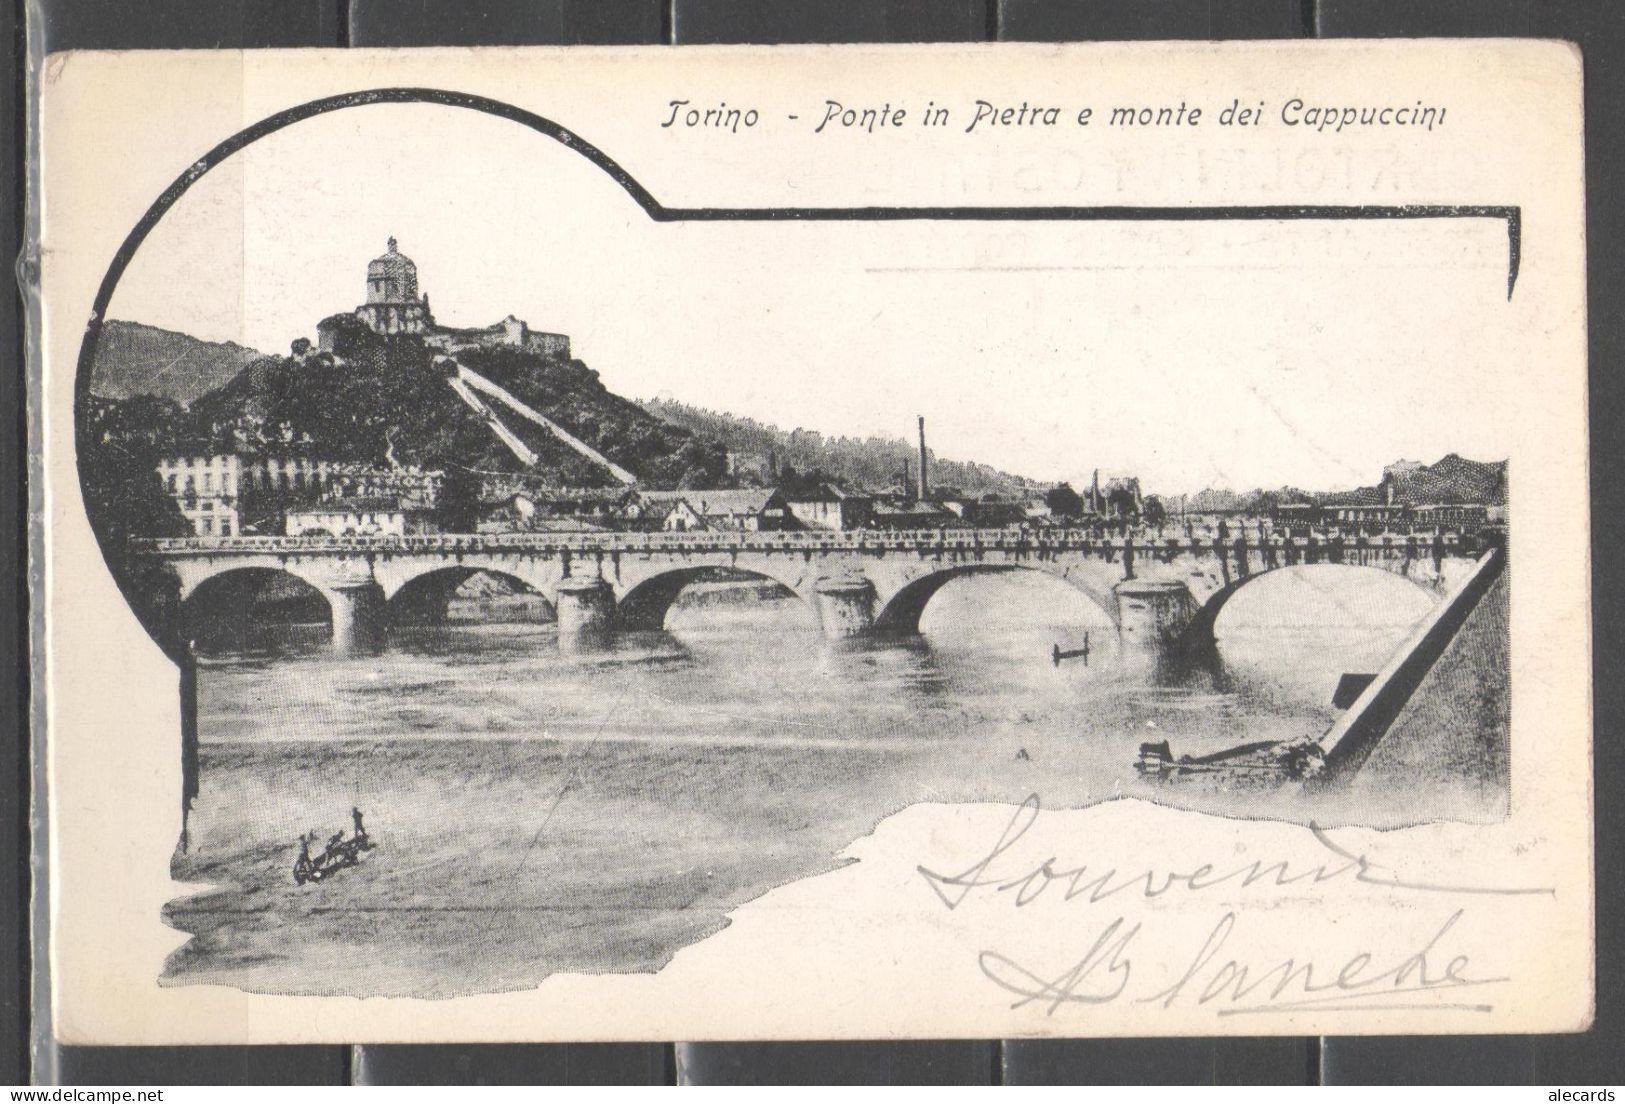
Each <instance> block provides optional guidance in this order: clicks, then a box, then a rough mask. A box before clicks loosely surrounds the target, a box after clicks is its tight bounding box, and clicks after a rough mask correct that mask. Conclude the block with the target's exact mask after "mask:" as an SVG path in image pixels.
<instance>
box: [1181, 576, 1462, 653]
mask: <svg viewBox="0 0 1625 1104" xmlns="http://www.w3.org/2000/svg"><path fill="white" fill-rule="evenodd" d="M1283 572H1297V573H1305V572H1312V573H1317V574H1321V573H1326V572H1332V573H1338V574H1345V575H1346V574H1348V573H1353V572H1359V573H1361V574H1370V573H1379V574H1382V575H1386V576H1388V577H1389V578H1392V579H1401V580H1404V581H1405V582H1407V583H1409V584H1410V585H1411V586H1412V587H1414V588H1415V589H1416V590H1418V591H1420V592H1422V593H1424V594H1426V595H1428V597H1429V598H1431V599H1432V600H1433V602H1434V603H1438V602H1441V601H1443V600H1444V596H1445V587H1444V585H1443V577H1442V576H1440V575H1433V576H1430V577H1429V578H1427V579H1421V578H1417V577H1415V576H1413V575H1411V574H1410V573H1408V572H1406V571H1403V570H1394V569H1393V567H1391V566H1385V565H1384V564H1382V563H1375V562H1374V563H1348V562H1343V563H1332V562H1328V563H1317V564H1281V565H1280V566H1278V567H1272V568H1269V569H1267V570H1264V571H1255V572H1252V573H1251V574H1248V575H1243V576H1240V577H1239V578H1236V579H1233V580H1232V581H1230V582H1229V583H1226V584H1225V585H1224V586H1222V587H1220V588H1219V589H1218V590H1216V591H1214V592H1213V593H1212V594H1210V595H1208V597H1207V599H1206V601H1203V602H1202V603H1201V604H1200V605H1199V606H1197V608H1196V612H1195V613H1194V614H1193V615H1192V616H1191V619H1190V622H1189V623H1188V624H1187V625H1186V627H1185V631H1184V632H1183V633H1182V634H1181V642H1182V644H1183V645H1184V646H1185V647H1186V648H1188V649H1205V648H1211V647H1212V646H1213V645H1214V644H1215V643H1216V642H1217V640H1218V632H1217V630H1218V623H1219V615H1220V614H1221V613H1223V612H1224V610H1225V607H1226V606H1227V605H1228V604H1229V603H1230V600H1231V599H1232V598H1234V597H1235V596H1236V595H1237V594H1238V593H1240V592H1241V591H1242V590H1244V589H1245V588H1246V587H1247V586H1249V585H1250V584H1252V583H1255V582H1257V581H1258V580H1259V579H1263V578H1267V577H1269V576H1279V575H1281V574H1282V573H1283Z"/></svg>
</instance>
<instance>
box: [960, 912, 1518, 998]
mask: <svg viewBox="0 0 1625 1104" xmlns="http://www.w3.org/2000/svg"><path fill="white" fill-rule="evenodd" d="M1465 912H1466V910H1465V909H1457V910H1456V911H1455V912H1453V913H1451V914H1450V917H1449V918H1448V919H1446V920H1445V921H1444V923H1443V924H1442V925H1440V927H1439V928H1438V929H1437V930H1436V931H1435V932H1434V933H1433V935H1432V937H1431V938H1429V939H1428V940H1427V942H1426V943H1424V944H1422V945H1421V946H1420V947H1419V948H1417V949H1416V950H1413V951H1410V952H1408V953H1406V952H1399V953H1395V954H1387V955H1383V954H1382V953H1381V952H1372V951H1358V952H1356V953H1354V954H1352V955H1350V956H1349V957H1348V958H1347V959H1346V960H1344V961H1343V962H1341V963H1339V964H1335V965H1334V966H1330V967H1328V966H1325V965H1323V964H1321V963H1317V962H1314V961H1302V962H1300V961H1298V960H1297V959H1296V958H1290V957H1289V958H1283V959H1281V960H1280V961H1279V962H1274V963H1268V964H1264V965H1260V964H1257V963H1251V962H1243V961H1240V960H1238V959H1237V958H1234V957H1231V958H1226V959H1224V960H1223V961H1222V962H1220V961H1219V952H1220V951H1221V950H1222V949H1223V948H1224V945H1225V943H1226V941H1227V940H1229V938H1230V934H1231V932H1232V931H1234V930H1235V927H1236V923H1237V920H1236V914H1235V913H1233V912H1227V913H1225V914H1224V916H1223V917H1222V918H1220V920H1219V922H1218V923H1217V924H1215V925H1214V926H1213V929H1212V930H1211V931H1210V932H1208V935H1207V939H1206V940H1205V941H1204V942H1203V944H1202V947H1201V949H1200V950H1199V951H1197V952H1196V954H1195V956H1194V957H1193V958H1192V959H1191V960H1190V963H1189V964H1188V965H1187V966H1186V967H1185V968H1184V970H1183V971H1182V972H1181V973H1180V974H1179V975H1178V977H1177V978H1176V979H1175V980H1174V981H1173V982H1172V983H1171V984H1168V985H1166V986H1164V987H1162V988H1160V989H1157V990H1156V991H1155V992H1151V993H1147V994H1145V995H1142V996H1136V997H1132V998H1130V999H1132V1000H1133V1001H1134V1003H1137V1004H1158V1005H1161V1006H1162V1007H1163V1008H1172V1007H1174V1005H1176V1004H1184V1005H1187V1006H1189V1005H1192V1004H1194V1005H1195V1006H1197V1007H1202V1006H1204V1005H1216V1006H1217V1007H1218V1014H1219V1015H1220V1016H1239V1015H1249V1014H1257V1013H1265V1012H1278V1013H1285V1012H1305V1011H1314V1012H1375V1011H1401V1010H1409V1009H1428V1010H1434V1009H1455V1010H1458V1011H1467V1012H1491V1011H1494V1008H1495V1006H1494V1005H1492V1004H1487V1003H1483V1002H1481V1001H1473V1000H1465V999H1463V1000H1449V1001H1436V1000H1424V999H1420V998H1421V996H1422V995H1424V994H1432V993H1436V992H1440V991H1445V990H1448V991H1449V992H1450V994H1451V995H1452V996H1454V995H1456V994H1458V993H1459V992H1460V991H1461V990H1464V989H1472V988H1475V987H1480V986H1490V985H1499V984H1501V983H1503V982H1506V981H1509V980H1510V978H1507V977H1486V976H1475V975H1473V974H1472V973H1470V972H1469V969H1470V967H1471V965H1472V960H1471V959H1470V958H1469V956H1467V955H1465V954H1456V955H1452V956H1450V957H1449V958H1448V959H1446V957H1445V954H1444V953H1443V952H1441V951H1440V950H1439V944H1440V943H1441V942H1442V941H1443V940H1444V939H1445V937H1446V935H1448V934H1449V932H1450V929H1451V928H1453V927H1455V926H1456V922H1457V921H1458V920H1460V919H1461V917H1462V915H1463V914H1464V913H1465ZM1140 931H1141V925H1139V924H1134V925H1133V926H1132V927H1130V926H1127V921H1126V920H1125V918H1123V917H1121V916H1120V917H1118V918H1117V919H1115V920H1113V921H1112V922H1111V923H1110V924H1108V925H1107V926H1106V927H1105V929H1104V930H1102V931H1101V933H1100V935H1099V936H1098V937H1097V938H1096V939H1095V941H1094V944H1093V945H1092V946H1091V947H1090V948H1089V951H1088V953H1086V954H1085V955H1084V956H1083V957H1082V958H1080V959H1078V960H1077V961H1076V962H1075V963H1073V964H1072V965H1070V966H1068V967H1067V968H1066V969H1065V970H1063V971H1061V972H1060V973H1059V974H1057V975H1055V976H1054V977H1048V978H1046V977H1043V976H1042V975H1040V974H1038V973H1036V972H1034V971H1033V970H1030V969H1028V968H1027V967H1025V966H1022V965H1020V964H1018V963H1017V962H1016V961H1015V960H1014V959H1013V958H1011V957H1010V956H1008V955H1004V954H1000V953H998V952H996V951H983V952H982V953H981V955H980V957H979V965H980V966H981V968H982V973H983V974H984V975H985V976H986V977H987V978H988V980H989V981H991V982H993V983H994V984H995V985H997V986H999V987H1000V988H1001V989H1004V990H1006V991H1007V992H1010V993H1014V994H1015V995H1016V996H1017V998H1018V999H1017V1000H1016V1001H1015V1002H1014V1003H1012V1004H1011V1006H1010V1007H1011V1008H1022V1007H1024V1006H1026V1005H1029V1004H1034V1003H1037V1004H1040V1005H1047V1006H1048V1007H1047V1009H1046V1011H1047V1014H1049V1015H1054V1014H1055V1013H1056V1012H1057V1011H1058V1010H1060V1009H1061V1008H1062V1007H1064V1006H1066V1005H1077V1004H1083V1005H1100V1004H1110V1003H1111V1002H1113V1001H1115V1000H1117V999H1118V998H1119V997H1122V996H1124V994H1125V993H1126V992H1127V990H1128V987H1129V984H1130V981H1131V979H1132V978H1133V976H1134V969H1135V961H1134V958H1133V956H1132V954H1131V953H1130V952H1131V951H1132V950H1133V949H1134V944H1135V942H1136V940H1137V939H1138V938H1139V936H1140ZM1379 955H1381V963H1382V964H1384V965H1379ZM1152 984H1155V982H1153V983H1152ZM1283 998H1285V999H1283Z"/></svg>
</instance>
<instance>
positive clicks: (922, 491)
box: [915, 414, 931, 502]
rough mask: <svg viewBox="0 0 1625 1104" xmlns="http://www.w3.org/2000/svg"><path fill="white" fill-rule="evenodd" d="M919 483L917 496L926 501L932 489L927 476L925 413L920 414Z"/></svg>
mask: <svg viewBox="0 0 1625 1104" xmlns="http://www.w3.org/2000/svg"><path fill="white" fill-rule="evenodd" d="M917 476H918V479H919V483H918V485H917V486H916V488H915V490H916V492H917V497H918V498H919V500H920V501H921V502H924V501H925V500H926V498H927V496H928V495H929V493H930V490H931V484H930V481H929V480H928V479H927V478H926V470H925V415H923V414H921V415H920V470H919V472H918V473H917Z"/></svg>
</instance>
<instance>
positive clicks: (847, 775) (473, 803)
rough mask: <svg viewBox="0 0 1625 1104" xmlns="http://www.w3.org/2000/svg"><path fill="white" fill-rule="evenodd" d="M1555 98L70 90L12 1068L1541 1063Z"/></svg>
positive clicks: (740, 56)
mask: <svg viewBox="0 0 1625 1104" xmlns="http://www.w3.org/2000/svg"><path fill="white" fill-rule="evenodd" d="M1580 104H1581V87H1580V60H1579V57H1578V55H1577V53H1576V52H1575V50H1574V49H1573V48H1572V47H1570V46H1568V45H1566V44H1563V43H1550V42H1494V43H1491V42H1382V43H1375V42H1337V43H1332V42H1325V43H1320V42H1317V43H1276V44H1251V43H1241V44H1231V45H1207V44H1188V45H1174V44H1140V45H1087V46H1085V45H1077V46H1036V45H1033V46H1025V45H999V46H929V47H925V46H921V47H915V46H908V47H868V46H866V47H845V48H834V47H808V48H773V49H767V48H717V49H705V48H701V49H626V50H621V49H570V50H494V51H474V52H470V51H467V50H444V51H425V52H415V51H365V50H361V51H349V52H324V51H290V52H264V53H246V54H245V53H209V52H198V53H173V54H151V53H106V54H96V53H84V54H80V53H74V54H65V55H58V56H53V57H51V58H49V59H47V62H46V65H45V68H44V71H43V74H42V78H41V87H40V103H39V126H40V142H41V156H42V165H43V170H42V175H43V179H42V192H41V197H42V223H41V249H40V252H41V257H42V274H43V276H42V278H43V285H42V292H41V294H42V300H41V301H42V303H43V313H44V327H43V333H42V335H41V342H42V343H41V363H40V364H39V366H38V368H39V372H40V379H39V380H38V386H39V388H40V391H39V394H40V395H41V411H40V426H39V429H40V432H41V435H42V436H41V441H42V447H43V450H44V451H43V457H44V465H45V470H46V472H47V474H48V479H47V482H46V486H45V487H44V495H43V499H42V503H41V505H42V507H43V514H42V518H43V522H42V524H43V527H44V532H43V534H42V536H43V548H44V560H43V562H42V563H41V564H40V565H39V567H40V570H41V574H42V577H43V583H42V590H41V592H40V597H41V599H42V606H43V612H42V618H43V632H44V639H45V642H46V648H45V650H44V654H43V656H42V657H41V662H42V665H43V667H42V672H41V675H40V677H41V679H42V681H41V683H40V686H41V689H42V693H43V702H44V718H43V731H42V732H40V733H38V734H37V737H38V739H39V740H40V741H41V747H42V748H43V750H44V772H45V773H44V775H43V777H42V779H41V781H40V786H39V796H40V801H41V814H42V815H43V816H44V817H45V819H46V823H47V824H48V827H49V863H48V868H47V870H46V873H47V875H48V888H49V896H48V901H47V902H46V904H47V907H48V912H47V915H46V917H45V920H44V922H43V923H42V926H41V930H40V933H39V943H40V946H41V947H42V949H43V953H44V955H45V958H44V960H43V962H42V965H43V966H44V967H45V968H48V969H49V971H50V988H51V994H52V1009H51V1012H52V1017H53V1025H54V1031H55V1033H56V1036H57V1037H58V1038H59V1039H61V1040H63V1041H66V1042H73V1043H177V1042H186V1043H226V1042H294V1041H330V1042H374V1041H462V1040H486V1041H503V1040H578V1039H598V1040H614V1039H663V1040H664V1039H722V1038H734V1039H747V1038H761V1039H770V1038H823V1037H827V1038H839V1037H846V1038H854V1037H857V1038H861V1037H874V1038H901V1037H911V1036H912V1037H932V1036H936V1037H1014V1036H1044V1035H1056V1036H1087V1035H1222V1034H1246V1035H1257V1034H1293V1035H1307V1034H1318V1033H1336V1034H1343V1033H1370V1032H1380V1033H1384V1034H1391V1033H1411V1032H1421V1033H1429V1032H1452V1033H1456V1032H1533V1031H1542V1032H1547V1031H1573V1030H1579V1029H1582V1028H1584V1027H1585V1026H1586V1025H1587V1024H1588V1023H1589V1022H1590V1018H1591V1007H1592V975H1593V969H1592V967H1593V954H1594V942H1593V936H1592V857H1591V803H1592V775H1591V766H1590V763H1591V720H1590V694H1589V687H1590V645H1589V622H1588V609H1589V583H1588V576H1589V562H1588V547H1589V536H1588V526H1587V500H1588V491H1587V472H1586V450H1587V443H1586V391H1585V379H1586V374H1585V370H1586V364H1585V317H1584V297H1583V289H1584V276H1585V273H1584V261H1583V257H1584V252H1583V243H1584V221H1583V207H1582V150H1581V138H1580V135H1581V122H1580Z"/></svg>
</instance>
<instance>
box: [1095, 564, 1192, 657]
mask: <svg viewBox="0 0 1625 1104" xmlns="http://www.w3.org/2000/svg"><path fill="white" fill-rule="evenodd" d="M1113 593H1114V594H1115V596H1116V598H1117V635H1118V638H1119V639H1120V640H1121V641H1122V642H1123V645H1124V646H1125V647H1127V648H1137V649H1141V650H1145V651H1154V652H1157V653H1159V654H1167V653H1169V652H1171V651H1172V650H1173V649H1174V647H1175V646H1176V645H1177V644H1178V643H1179V640H1180V638H1181V637H1182V636H1183V635H1184V633H1185V630H1186V628H1187V627H1189V625H1190V623H1191V618H1192V617H1193V616H1194V615H1195V613H1196V602H1195V600H1194V599H1192V597H1191V592H1190V588H1189V587H1187V586H1186V585H1185V584H1184V583H1182V582H1179V581H1177V580H1171V581H1161V582H1159V581H1153V580H1147V579H1125V580H1123V581H1122V582H1121V583H1118V584H1117V586H1116V587H1115V588H1113Z"/></svg>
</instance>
